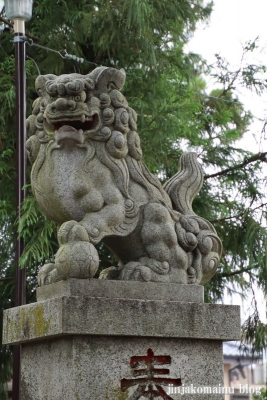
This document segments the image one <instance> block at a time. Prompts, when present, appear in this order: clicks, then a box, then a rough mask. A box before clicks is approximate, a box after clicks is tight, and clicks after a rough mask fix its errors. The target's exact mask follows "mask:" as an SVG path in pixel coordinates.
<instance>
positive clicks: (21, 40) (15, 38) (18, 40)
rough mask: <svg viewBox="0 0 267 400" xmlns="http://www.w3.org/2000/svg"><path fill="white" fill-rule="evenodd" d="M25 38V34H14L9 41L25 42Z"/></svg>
mask: <svg viewBox="0 0 267 400" xmlns="http://www.w3.org/2000/svg"><path fill="white" fill-rule="evenodd" d="M26 40H27V36H19V35H16V36H14V40H11V42H13V43H18V42H26Z"/></svg>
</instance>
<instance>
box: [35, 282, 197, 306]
mask: <svg viewBox="0 0 267 400" xmlns="http://www.w3.org/2000/svg"><path fill="white" fill-rule="evenodd" d="M62 296H90V297H106V298H122V299H143V300H166V301H183V302H192V303H203V302H204V287H203V286H202V285H190V286H188V285H175V284H173V283H156V282H147V283H145V284H144V283H142V282H135V281H130V282H129V281H111V280H99V279H94V278H92V279H75V278H72V279H68V280H64V281H60V282H56V283H52V284H51V285H45V286H42V287H39V288H37V301H42V300H47V299H51V298H54V297H62Z"/></svg>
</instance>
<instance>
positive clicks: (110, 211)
mask: <svg viewBox="0 0 267 400" xmlns="http://www.w3.org/2000/svg"><path fill="white" fill-rule="evenodd" d="M124 81H125V72H124V70H116V69H113V68H107V67H100V68H96V69H95V70H94V71H93V72H91V73H90V74H89V75H80V74H70V75H61V76H55V75H44V76H39V77H38V78H37V80H36V90H37V93H38V96H39V97H38V98H37V99H36V100H35V102H34V103H33V113H32V115H31V116H30V117H29V118H28V120H27V128H28V132H29V135H30V137H29V139H28V141H27V143H26V147H27V150H28V155H29V158H30V161H31V163H32V164H33V166H32V175H31V179H32V189H33V193H34V195H35V197H36V199H37V201H38V203H39V205H40V206H41V208H42V210H43V212H44V213H45V214H46V216H47V217H48V218H49V219H51V220H53V221H55V222H56V223H57V224H58V241H59V245H60V247H59V250H58V252H57V253H56V256H55V263H54V264H47V265H45V266H43V267H42V268H41V270H40V272H39V277H38V278H39V284H40V285H45V284H48V283H52V282H55V281H58V280H61V279H67V278H69V277H74V278H82V279H84V278H91V277H93V276H94V274H95V272H96V270H97V268H98V264H99V258H98V253H97V251H96V249H95V247H94V245H95V244H97V243H99V242H100V241H101V240H103V242H104V243H105V244H106V245H107V246H108V247H109V248H110V249H111V251H112V252H113V253H114V254H115V256H116V258H117V260H118V262H119V263H118V265H119V266H118V267H111V268H108V269H107V270H105V271H104V272H103V273H102V276H101V277H102V278H104V279H120V280H139V281H153V282H173V283H177V284H185V283H194V284H199V283H200V284H204V283H205V282H207V281H208V280H209V279H210V278H211V277H212V276H213V274H214V273H215V270H216V268H217V266H218V262H219V258H220V256H221V249H222V245H221V241H220V239H219V238H218V236H217V234H216V231H215V230H214V228H213V226H212V225H211V224H210V223H209V222H208V221H206V220H205V219H203V218H201V217H198V216H197V215H196V214H195V213H194V212H193V210H192V201H193V198H194V197H195V196H196V195H197V193H198V192H199V190H200V189H201V187H202V183H203V172H202V170H201V167H200V166H199V164H198V162H197V161H196V154H195V153H186V154H184V155H183V156H182V157H181V160H180V169H179V171H178V173H177V174H176V175H175V176H173V177H172V178H171V179H170V180H169V181H168V182H167V183H166V184H165V185H164V187H162V186H161V184H160V182H159V180H158V179H157V178H156V177H155V176H153V175H152V174H151V173H150V172H149V171H148V169H147V168H146V166H145V165H144V164H143V162H142V150H141V147H140V138H139V136H138V133H137V126H136V120H137V116H136V113H135V111H134V110H133V109H132V108H130V107H129V106H128V103H127V100H126V99H125V97H124V96H123V94H122V93H121V92H120V90H121V89H122V87H123V84H124Z"/></svg>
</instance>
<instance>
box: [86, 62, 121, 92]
mask: <svg viewBox="0 0 267 400" xmlns="http://www.w3.org/2000/svg"><path fill="white" fill-rule="evenodd" d="M88 76H89V77H90V78H91V79H93V80H94V82H95V88H96V90H97V91H98V92H100V93H102V92H104V93H105V92H108V91H109V90H112V89H117V90H121V89H122V88H123V85H124V82H125V79H126V74H125V71H124V69H115V68H109V67H99V68H96V69H94V71H92V72H91V73H90V74H89V75H88Z"/></svg>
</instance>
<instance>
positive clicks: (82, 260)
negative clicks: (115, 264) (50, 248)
mask: <svg viewBox="0 0 267 400" xmlns="http://www.w3.org/2000/svg"><path fill="white" fill-rule="evenodd" d="M55 265H56V269H57V271H58V274H59V276H60V278H61V279H68V278H79V279H88V278H93V276H94V275H95V273H96V271H97V268H98V265H99V257H98V253H97V251H96V249H95V247H94V246H93V245H92V244H91V243H88V242H80V241H79V242H76V243H69V244H65V245H63V246H61V247H60V248H59V250H58V252H57V254H56V257H55Z"/></svg>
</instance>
